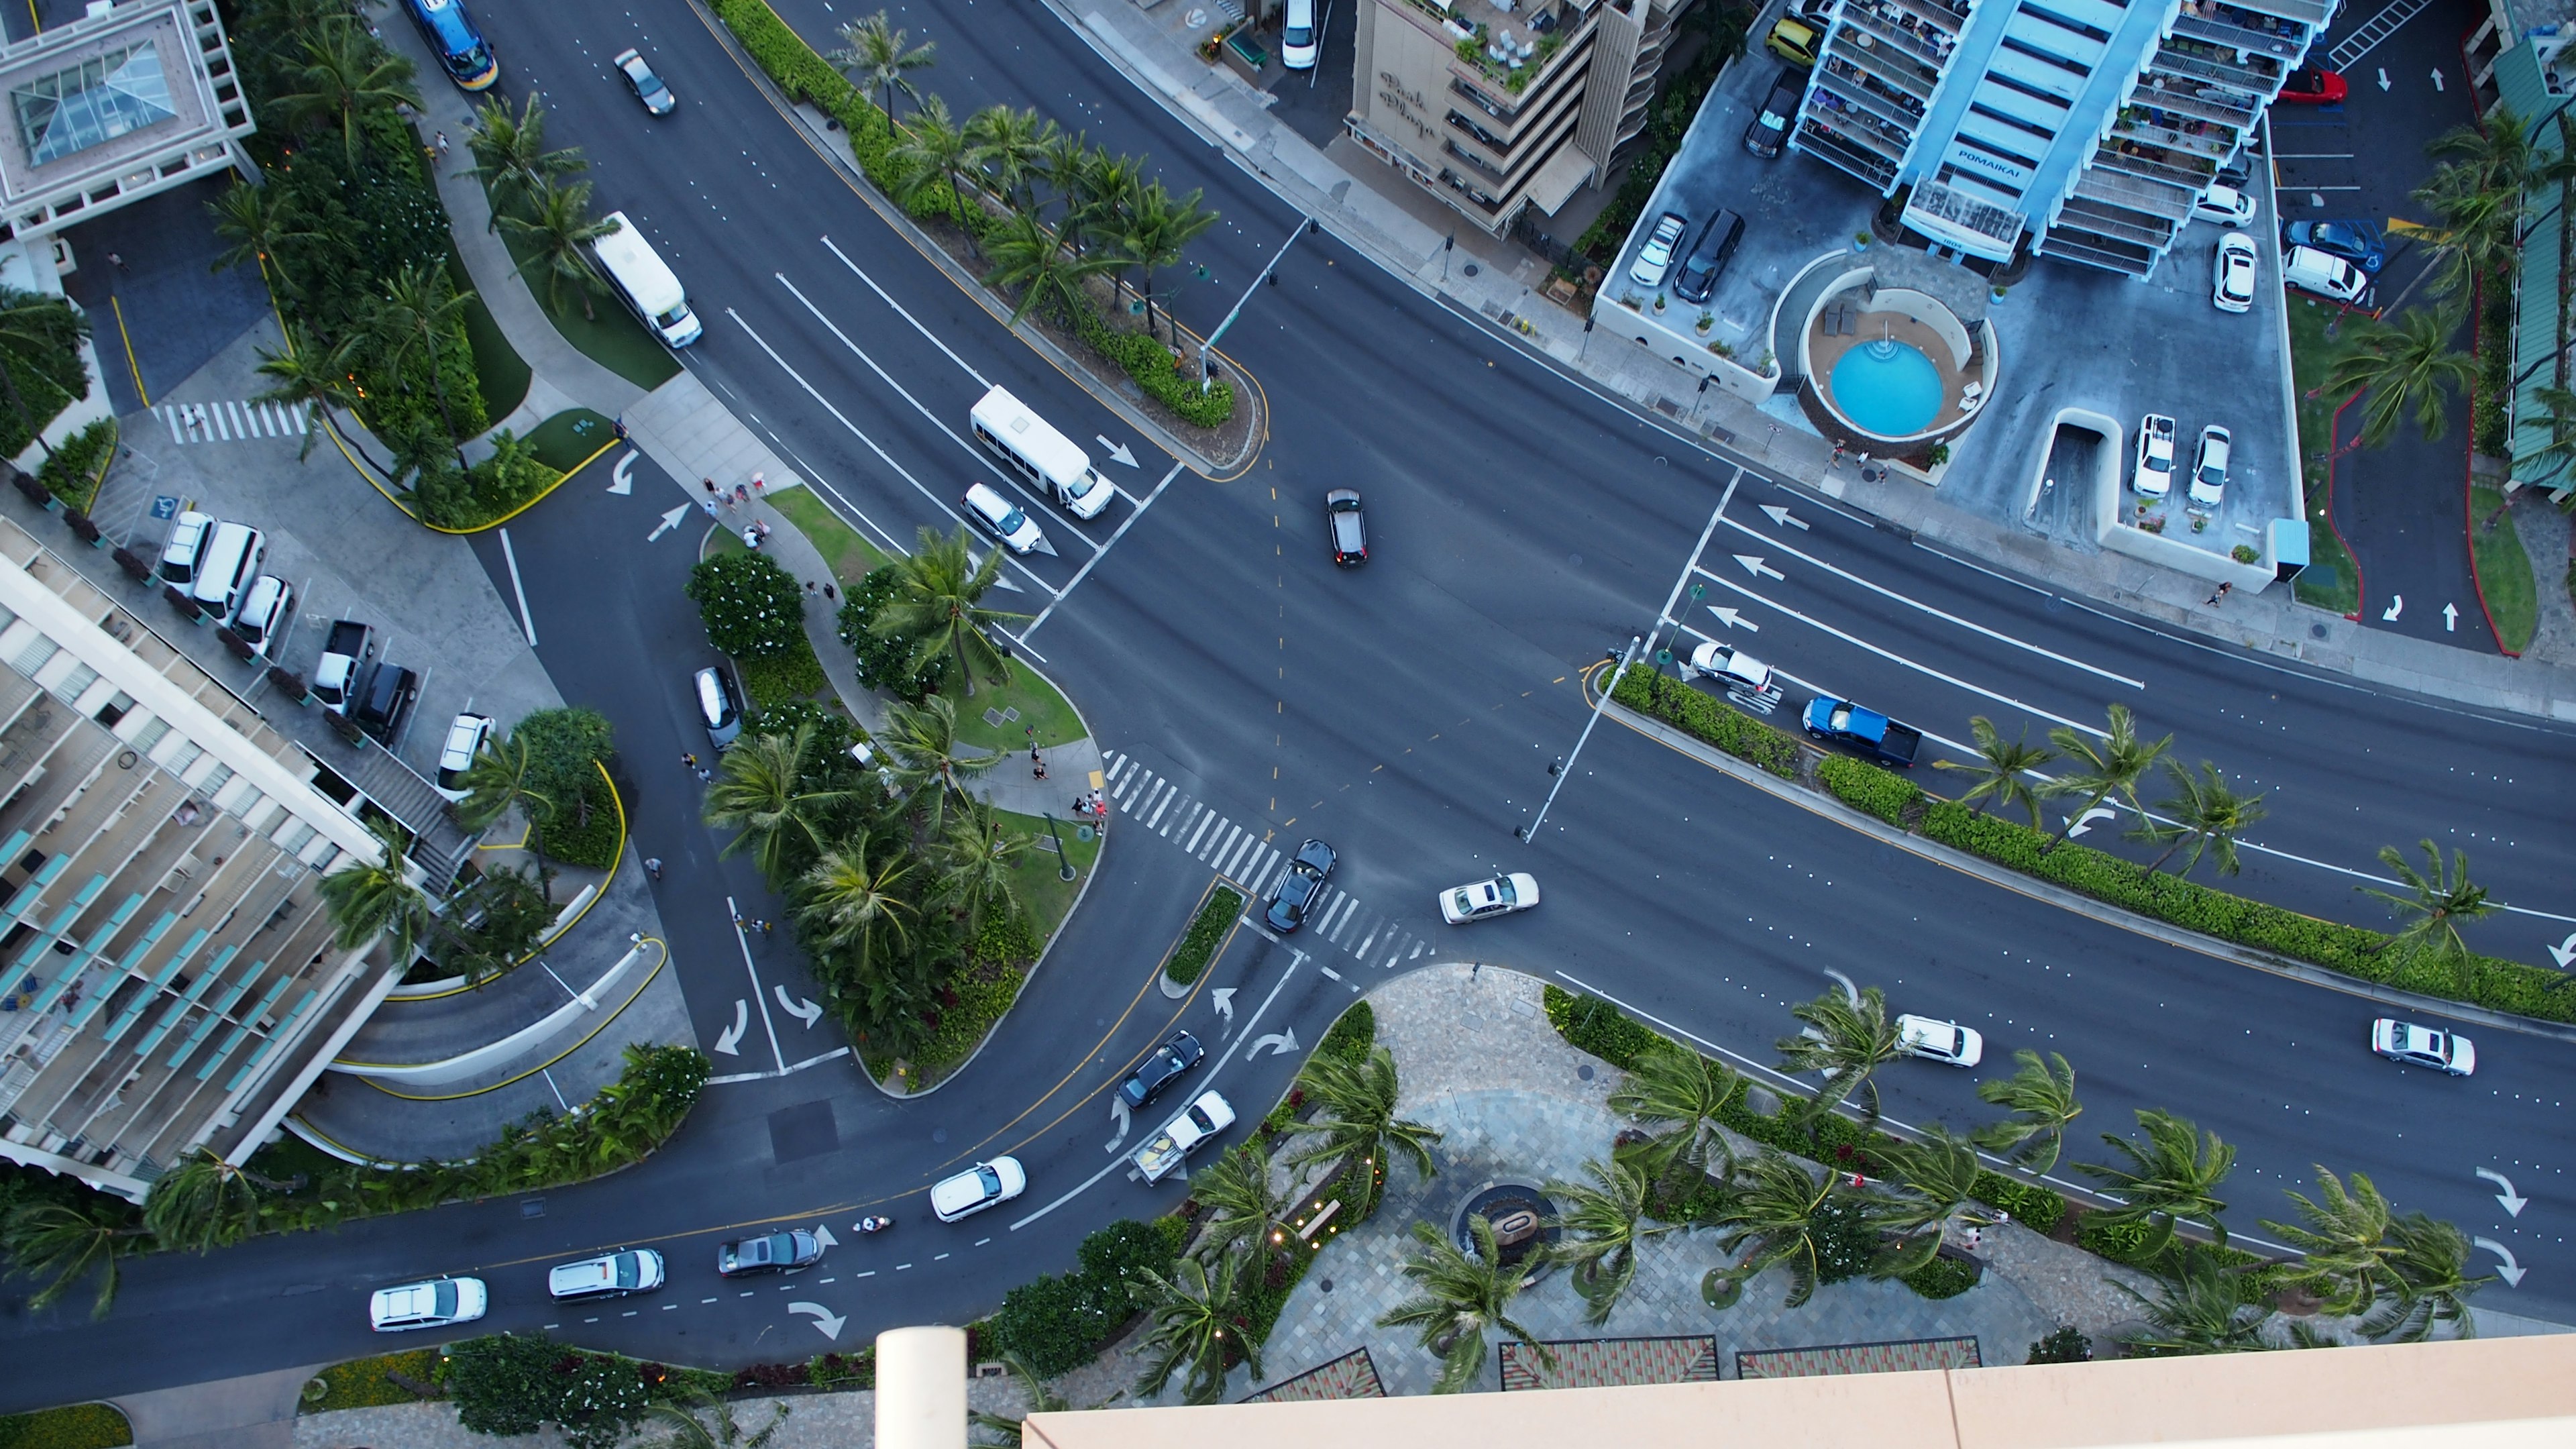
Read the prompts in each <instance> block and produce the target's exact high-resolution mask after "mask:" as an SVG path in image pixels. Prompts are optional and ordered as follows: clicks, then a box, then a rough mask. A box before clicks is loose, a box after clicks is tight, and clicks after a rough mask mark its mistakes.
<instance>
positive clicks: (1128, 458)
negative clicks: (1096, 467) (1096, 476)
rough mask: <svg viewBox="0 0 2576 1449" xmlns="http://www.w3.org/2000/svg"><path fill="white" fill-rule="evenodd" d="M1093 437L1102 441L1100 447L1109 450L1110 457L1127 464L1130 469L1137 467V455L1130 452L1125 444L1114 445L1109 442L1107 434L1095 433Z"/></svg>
mask: <svg viewBox="0 0 2576 1449" xmlns="http://www.w3.org/2000/svg"><path fill="white" fill-rule="evenodd" d="M1091 436H1093V437H1095V438H1098V439H1099V440H1100V446H1102V447H1104V448H1107V449H1108V450H1109V456H1110V457H1112V458H1115V459H1117V460H1118V461H1119V462H1121V463H1124V464H1126V465H1127V466H1128V467H1130V468H1133V467H1135V466H1136V455H1135V454H1134V453H1132V452H1130V451H1128V448H1127V445H1126V444H1125V443H1113V442H1111V441H1109V436H1108V434H1106V433H1094V434H1092V435H1091Z"/></svg>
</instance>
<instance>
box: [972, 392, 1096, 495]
mask: <svg viewBox="0 0 2576 1449" xmlns="http://www.w3.org/2000/svg"><path fill="white" fill-rule="evenodd" d="M972 418H973V421H974V424H975V436H976V437H978V438H980V439H982V440H983V443H984V446H985V447H987V448H990V449H992V451H993V456H995V457H997V458H999V459H1001V460H1002V464H1003V466H1004V467H1007V468H1009V469H1010V470H1011V471H1012V472H1014V473H1017V474H1019V475H1020V476H1021V477H1022V478H1024V479H1026V480H1027V481H1028V482H1029V484H1030V486H1032V487H1034V488H1037V489H1039V490H1041V491H1043V492H1044V493H1045V494H1046V495H1047V496H1048V497H1051V498H1053V499H1054V500H1055V501H1056V502H1058V503H1060V504H1062V505H1064V511H1065V512H1067V513H1070V514H1072V515H1073V516H1074V517H1076V518H1098V517H1099V516H1100V510H1102V509H1104V508H1107V507H1108V506H1109V498H1110V495H1111V494H1113V493H1115V492H1117V491H1118V490H1116V489H1114V488H1112V487H1110V486H1109V480H1108V479H1106V478H1103V477H1101V476H1100V474H1099V473H1098V472H1097V471H1095V470H1094V469H1093V468H1092V466H1091V456H1090V455H1089V454H1087V453H1085V452H1083V451H1082V449H1080V448H1077V447H1075V446H1074V444H1073V440H1072V439H1071V438H1068V437H1066V436H1065V435H1064V434H1062V433H1059V432H1057V431H1056V430H1055V429H1053V428H1051V427H1048V426H1047V422H1046V419H1044V418H1042V417H1039V416H1038V415H1037V414H1036V413H1033V412H1030V411H1029V410H1028V407H1027V405H1026V404H1024V403H1022V402H1021V401H1020V400H1019V399H1018V398H1015V397H1013V396H1011V394H1010V392H1009V391H1008V390H1007V389H1004V388H998V387H997V388H995V389H993V390H992V391H991V392H988V393H986V394H984V397H983V400H982V401H980V402H978V403H976V404H975V411H974V413H973V414H972Z"/></svg>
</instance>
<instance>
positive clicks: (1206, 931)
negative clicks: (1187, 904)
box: [1163, 885, 1243, 986]
mask: <svg viewBox="0 0 2576 1449" xmlns="http://www.w3.org/2000/svg"><path fill="white" fill-rule="evenodd" d="M1242 914H1243V892H1241V891H1238V890H1236V889H1235V888H1234V887H1232V886H1228V885H1212V886H1210V887H1209V888H1208V893H1207V897H1206V899H1205V900H1203V901H1201V902H1200V903H1199V911H1198V914H1197V915H1196V916H1193V917H1191V919H1190V927H1189V929H1188V930H1186V931H1183V932H1182V933H1181V939H1180V940H1179V941H1177V942H1175V943H1173V946H1172V953H1171V954H1170V955H1169V956H1166V957H1164V958H1163V979H1164V980H1166V981H1169V982H1171V983H1172V984H1173V985H1175V986H1188V985H1191V984H1192V983H1194V982H1196V981H1197V980H1198V979H1199V977H1200V976H1202V975H1204V974H1206V972H1207V969H1208V965H1209V963H1210V962H1212V961H1214V960H1215V959H1216V953H1217V950H1218V948H1219V947H1221V946H1223V945H1224V944H1225V941H1226V938H1227V937H1229V936H1231V935H1233V934H1234V923H1235V921H1236V920H1237V919H1238V918H1239V917H1241V916H1242Z"/></svg>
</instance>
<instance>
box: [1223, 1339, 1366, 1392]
mask: <svg viewBox="0 0 2576 1449" xmlns="http://www.w3.org/2000/svg"><path fill="white" fill-rule="evenodd" d="M1385 1397H1386V1385H1384V1384H1381V1383H1379V1382H1378V1381H1377V1365H1376V1364H1375V1363H1373V1362H1371V1361H1370V1359H1369V1351H1368V1350H1367V1349H1364V1348H1355V1349H1352V1350H1351V1351H1350V1352H1349V1353H1346V1354H1343V1355H1342V1356H1341V1357H1340V1358H1337V1359H1335V1360H1333V1361H1332V1362H1331V1363H1319V1364H1317V1365H1315V1366H1314V1367H1313V1368H1310V1369H1308V1370H1306V1371H1305V1372H1304V1373H1302V1374H1299V1375H1297V1376H1296V1377H1295V1378H1293V1379H1287V1380H1284V1381H1282V1382H1280V1383H1275V1384H1272V1385H1271V1386H1270V1387H1268V1388H1266V1389H1263V1390H1262V1391H1261V1392H1259V1393H1257V1394H1251V1395H1248V1396H1246V1397H1245V1399H1244V1402H1245V1403H1247V1404H1293V1403H1303V1402H1308V1401H1312V1400H1316V1399H1383V1398H1385Z"/></svg>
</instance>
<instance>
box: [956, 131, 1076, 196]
mask: <svg viewBox="0 0 2576 1449" xmlns="http://www.w3.org/2000/svg"><path fill="white" fill-rule="evenodd" d="M1059 134H1060V133H1059V132H1058V131H1057V130H1056V126H1055V122H1053V121H1048V120H1041V119H1040V118H1039V116H1038V113H1037V110H1036V108H1035V107H1029V108H1027V109H1023V110H1013V109H1011V108H1010V107H1009V106H1003V105H992V106H986V107H985V108H984V109H982V110H980V111H977V112H976V113H975V114H973V115H971V116H969V117H967V118H966V144H967V146H968V148H969V149H968V151H967V159H968V160H970V161H972V162H973V163H974V164H975V165H976V166H977V167H978V168H980V169H981V170H982V171H983V173H984V174H985V176H986V177H988V178H990V179H991V181H992V183H993V185H994V187H995V188H996V189H998V190H999V191H1000V192H1001V193H1002V198H1003V199H1004V200H1005V201H1008V202H1009V203H1010V204H1011V206H1012V208H1013V209H1015V210H1019V211H1034V210H1036V209H1037V194H1036V181H1037V177H1038V174H1039V170H1038V168H1039V166H1040V164H1041V163H1042V162H1043V161H1044V160H1045V159H1046V150H1047V146H1048V145H1049V144H1050V143H1051V142H1053V141H1054V139H1055V138H1056V136H1057V135H1059Z"/></svg>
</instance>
